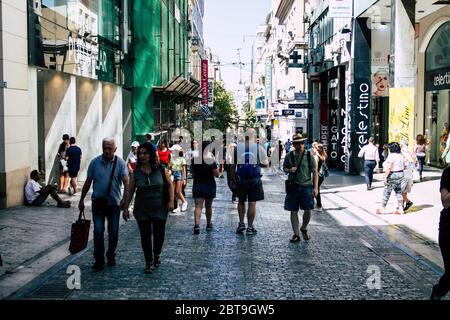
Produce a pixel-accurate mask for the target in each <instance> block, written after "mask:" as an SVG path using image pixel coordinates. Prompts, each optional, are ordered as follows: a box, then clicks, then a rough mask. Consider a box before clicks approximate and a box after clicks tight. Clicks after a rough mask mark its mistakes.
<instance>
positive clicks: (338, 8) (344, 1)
mask: <svg viewBox="0 0 450 320" xmlns="http://www.w3.org/2000/svg"><path fill="white" fill-rule="evenodd" d="M328 10H329V11H328V16H329V17H330V18H351V17H353V0H330V6H329V8H328Z"/></svg>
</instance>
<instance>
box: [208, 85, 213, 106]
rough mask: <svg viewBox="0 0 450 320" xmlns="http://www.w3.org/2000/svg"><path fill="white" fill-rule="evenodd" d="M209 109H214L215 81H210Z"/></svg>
mask: <svg viewBox="0 0 450 320" xmlns="http://www.w3.org/2000/svg"><path fill="white" fill-rule="evenodd" d="M208 107H209V108H210V109H211V108H212V107H214V79H209V80H208Z"/></svg>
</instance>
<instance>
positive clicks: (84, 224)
mask: <svg viewBox="0 0 450 320" xmlns="http://www.w3.org/2000/svg"><path fill="white" fill-rule="evenodd" d="M90 225H91V220H87V219H86V217H85V216H84V211H80V215H79V216H78V220H77V221H75V222H74V223H72V230H71V235H70V246H69V251H70V253H71V254H75V253H77V252H80V251H81V250H83V249H84V248H86V247H87V243H88V239H89V227H90Z"/></svg>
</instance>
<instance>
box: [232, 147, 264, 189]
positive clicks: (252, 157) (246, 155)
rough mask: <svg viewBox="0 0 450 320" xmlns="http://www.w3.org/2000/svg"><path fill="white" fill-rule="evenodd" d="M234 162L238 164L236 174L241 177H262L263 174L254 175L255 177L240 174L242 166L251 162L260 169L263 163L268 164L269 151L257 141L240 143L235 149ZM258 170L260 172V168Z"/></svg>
mask: <svg viewBox="0 0 450 320" xmlns="http://www.w3.org/2000/svg"><path fill="white" fill-rule="evenodd" d="M234 163H236V164H237V171H236V174H237V175H238V176H239V177H240V179H250V180H253V179H260V178H261V175H259V176H254V177H253V178H248V177H242V176H240V174H239V172H240V168H242V167H241V166H243V165H246V164H250V165H254V166H256V167H255V168H258V169H259V167H260V166H261V163H265V164H268V158H267V153H266V151H265V150H264V148H263V147H262V146H261V145H259V144H257V143H255V142H249V143H239V144H238V145H237V147H236V148H235V149H234ZM244 168H245V167H244ZM258 171H259V173H260V169H259V170H256V172H258Z"/></svg>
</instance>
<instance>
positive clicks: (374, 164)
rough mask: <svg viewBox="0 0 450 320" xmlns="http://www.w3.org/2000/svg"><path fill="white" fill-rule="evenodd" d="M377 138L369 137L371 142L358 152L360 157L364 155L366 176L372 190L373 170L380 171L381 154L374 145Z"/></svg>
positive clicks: (368, 187)
mask: <svg viewBox="0 0 450 320" xmlns="http://www.w3.org/2000/svg"><path fill="white" fill-rule="evenodd" d="M374 142H375V139H374V138H373V137H370V138H369V144H367V145H365V146H364V147H363V148H362V149H361V151H360V152H359V153H358V157H359V158H363V157H364V175H365V178H366V185H367V190H372V181H373V170H374V169H375V168H377V172H378V171H379V167H378V165H379V163H380V154H379V152H378V148H377V147H376V146H375V145H374Z"/></svg>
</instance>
